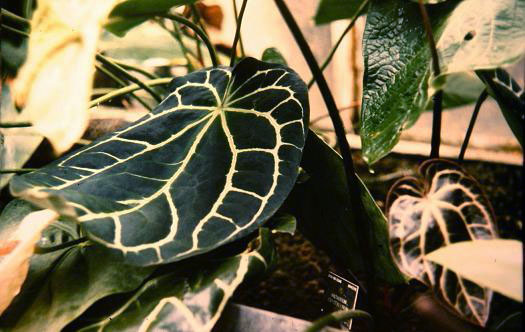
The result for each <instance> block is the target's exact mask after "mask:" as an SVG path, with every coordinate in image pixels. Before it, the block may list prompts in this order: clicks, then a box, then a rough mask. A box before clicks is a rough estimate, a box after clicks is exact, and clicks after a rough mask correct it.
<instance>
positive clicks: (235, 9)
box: [232, 0, 246, 58]
mask: <svg viewBox="0 0 525 332" xmlns="http://www.w3.org/2000/svg"><path fill="white" fill-rule="evenodd" d="M232 2H233V13H234V14H235V17H238V16H239V12H238V11H237V1H236V0H232ZM239 46H240V48H241V56H242V57H243V58H244V57H245V56H246V52H244V43H243V42H242V34H241V32H240V31H239Z"/></svg>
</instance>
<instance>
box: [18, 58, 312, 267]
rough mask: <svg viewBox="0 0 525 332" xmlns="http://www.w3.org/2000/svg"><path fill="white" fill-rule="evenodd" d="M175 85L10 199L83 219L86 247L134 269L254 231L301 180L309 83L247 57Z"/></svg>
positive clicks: (22, 184) (28, 178) (32, 176)
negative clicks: (91, 244)
mask: <svg viewBox="0 0 525 332" xmlns="http://www.w3.org/2000/svg"><path fill="white" fill-rule="evenodd" d="M171 89H172V92H171V93H170V95H169V96H168V98H166V99H165V100H164V101H163V102H162V103H161V104H160V105H159V106H158V107H157V108H156V109H155V110H154V111H153V112H152V113H150V114H148V115H147V116H145V117H144V118H142V119H141V120H139V121H137V122H135V123H133V124H131V125H129V126H128V127H126V128H124V129H121V130H119V131H117V132H115V133H113V134H110V135H108V136H105V137H102V138H100V139H98V140H96V141H95V142H93V143H92V144H90V145H88V146H86V147H85V148H83V149H81V150H78V151H77V152H75V153H73V154H72V155H70V156H67V157H64V158H62V159H60V160H58V161H57V162H55V163H53V164H51V165H49V166H47V167H44V168H42V169H40V170H38V171H36V172H33V173H29V174H25V175H22V176H18V177H15V178H13V180H12V181H11V192H12V193H13V194H14V195H17V196H23V197H24V198H25V199H28V200H31V201H32V202H34V203H35V204H38V205H42V206H47V207H54V208H56V209H59V211H60V212H61V213H63V214H72V215H75V214H76V215H77V217H78V220H79V221H80V225H81V226H82V228H83V229H84V230H85V231H86V232H87V234H88V236H89V238H90V239H92V240H94V241H96V242H99V243H101V244H103V245H105V246H106V247H108V248H110V249H112V250H113V251H114V252H117V253H120V254H121V255H122V256H124V259H125V260H126V261H127V262H128V263H131V264H138V265H150V264H158V263H164V262H171V261H176V260H180V259H182V258H186V257H189V256H193V255H196V254H200V253H203V252H206V251H209V250H212V249H214V248H216V247H217V246H219V245H222V244H225V243H227V242H231V241H233V240H235V239H237V238H240V237H242V236H244V235H246V234H248V233H250V232H252V231H253V230H255V229H256V228H257V227H258V226H260V225H261V224H262V223H263V222H265V221H266V220H267V219H268V218H269V217H270V216H271V215H272V214H273V213H274V212H275V211H276V210H277V209H278V208H279V206H280V205H281V204H282V202H283V201H284V199H285V198H286V197H287V196H288V193H289V192H290V191H291V189H292V187H293V184H294V183H295V179H296V178H297V174H298V168H299V162H300V160H301V154H302V149H303V146H304V141H305V136H306V132H307V130H308V128H307V123H308V114H309V110H308V97H307V89H306V85H305V84H304V82H303V81H302V80H301V79H300V78H299V76H298V75H297V74H296V73H295V72H293V71H292V70H290V69H288V68H286V67H284V66H280V65H274V64H266V63H264V62H260V61H258V60H255V59H253V58H247V59H245V60H243V61H241V62H239V63H238V64H237V65H236V66H235V67H234V68H233V69H231V68H226V67H222V68H211V69H206V70H201V71H197V72H193V73H191V74H189V75H186V76H184V77H179V78H176V79H174V80H173V82H172V84H171ZM61 204H62V206H59V205H61Z"/></svg>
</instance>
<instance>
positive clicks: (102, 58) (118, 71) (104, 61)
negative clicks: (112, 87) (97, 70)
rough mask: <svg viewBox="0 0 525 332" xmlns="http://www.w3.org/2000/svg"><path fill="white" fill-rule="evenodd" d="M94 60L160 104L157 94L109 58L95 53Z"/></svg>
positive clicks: (160, 99)
mask: <svg viewBox="0 0 525 332" xmlns="http://www.w3.org/2000/svg"><path fill="white" fill-rule="evenodd" d="M95 58H96V59H97V60H98V61H100V62H101V63H102V64H103V65H104V66H106V67H108V69H109V70H111V71H113V72H114V73H116V74H120V75H122V76H124V77H125V78H126V79H128V80H130V81H131V82H133V83H135V84H137V85H138V86H140V87H141V88H142V89H144V90H146V91H147V92H148V93H149V94H150V95H151V96H152V97H153V99H155V100H156V101H157V103H160V102H161V101H162V97H161V96H160V95H159V94H158V93H156V92H155V91H154V90H153V89H152V88H150V87H149V86H147V85H146V84H144V83H143V82H142V81H141V80H139V79H138V78H136V77H135V76H133V75H131V74H130V73H128V72H127V71H126V69H124V68H122V67H121V66H119V65H118V64H116V63H115V62H113V61H112V60H110V59H109V58H106V57H105V56H103V55H102V54H100V53H97V55H95Z"/></svg>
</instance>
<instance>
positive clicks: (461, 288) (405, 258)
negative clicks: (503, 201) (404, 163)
mask: <svg viewBox="0 0 525 332" xmlns="http://www.w3.org/2000/svg"><path fill="white" fill-rule="evenodd" d="M419 172H420V174H421V178H414V177H406V178H402V179H400V180H399V181H398V182H396V183H395V184H394V185H393V186H392V188H391V190H390V193H389V197H388V201H387V208H388V224H389V234H390V248H391V251H392V254H393V256H394V260H395V261H396V263H397V265H398V266H399V268H400V269H401V271H403V272H404V273H405V274H406V275H408V276H410V277H411V278H415V279H418V280H419V281H421V282H422V283H424V284H426V285H428V286H430V287H432V288H433V290H434V291H435V293H436V294H437V295H438V296H439V297H440V298H441V299H442V300H443V301H444V302H445V303H446V304H448V305H449V306H450V307H451V308H453V309H454V310H455V311H457V312H458V314H460V315H461V316H463V317H465V318H466V319H468V320H470V321H472V322H473V323H475V324H478V325H481V326H485V324H486V322H487V319H488V317H489V309H490V303H491V299H492V291H491V290H490V289H487V288H485V284H480V285H478V284H476V283H474V282H472V281H469V280H465V279H464V278H463V277H462V275H461V274H460V275H457V274H456V273H455V272H454V271H456V269H452V270H450V269H448V266H447V265H439V264H437V263H435V262H431V261H429V257H428V255H429V254H431V253H433V252H435V251H437V250H440V249H441V248H447V246H449V245H451V244H454V243H458V242H462V241H474V240H487V239H494V238H496V237H497V236H498V235H497V232H496V228H495V225H494V216H493V211H492V206H491V205H490V203H489V201H488V200H487V199H486V197H485V195H484V193H483V192H482V190H481V188H480V187H479V184H478V183H477V182H476V180H475V179H474V178H472V177H471V176H470V175H468V174H467V173H465V171H464V170H463V169H462V168H461V167H459V166H458V165H456V164H454V163H452V162H449V161H445V160H440V159H433V160H428V161H426V162H424V163H423V164H422V165H421V167H420V170H419ZM477 242H478V241H477ZM440 262H442V261H440Z"/></svg>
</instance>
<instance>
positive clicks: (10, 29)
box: [1, 23, 29, 37]
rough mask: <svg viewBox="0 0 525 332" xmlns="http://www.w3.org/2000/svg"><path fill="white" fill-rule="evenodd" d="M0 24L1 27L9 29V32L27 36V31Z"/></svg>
mask: <svg viewBox="0 0 525 332" xmlns="http://www.w3.org/2000/svg"><path fill="white" fill-rule="evenodd" d="M1 26H2V28H4V29H6V30H7V31H10V32H12V33H15V34H17V35H20V36H22V37H29V33H27V32H25V31H22V30H19V29H16V28H13V27H10V26H9V25H5V24H3V23H2V24H1Z"/></svg>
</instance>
